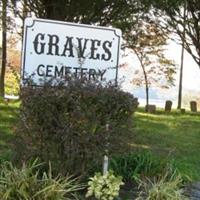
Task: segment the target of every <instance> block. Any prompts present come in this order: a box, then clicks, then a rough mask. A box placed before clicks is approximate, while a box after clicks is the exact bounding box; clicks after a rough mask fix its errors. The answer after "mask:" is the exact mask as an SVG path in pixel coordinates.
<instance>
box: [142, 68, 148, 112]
mask: <svg viewBox="0 0 200 200" xmlns="http://www.w3.org/2000/svg"><path fill="white" fill-rule="evenodd" d="M143 72H144V77H145V88H146V89H145V91H146V107H145V111H146V112H148V111H149V109H148V108H149V84H148V80H147V74H146V71H145V70H143Z"/></svg>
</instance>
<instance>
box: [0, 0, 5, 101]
mask: <svg viewBox="0 0 200 200" xmlns="http://www.w3.org/2000/svg"><path fill="white" fill-rule="evenodd" d="M2 3H3V6H2V65H1V74H0V96H2V97H4V95H5V73H6V58H7V55H6V53H7V51H6V37H7V36H6V31H7V30H6V29H7V24H6V19H7V0H3V1H2Z"/></svg>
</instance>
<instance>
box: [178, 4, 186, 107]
mask: <svg viewBox="0 0 200 200" xmlns="http://www.w3.org/2000/svg"><path fill="white" fill-rule="evenodd" d="M183 12H184V14H183V15H184V22H183V23H184V27H183V28H184V30H183V40H182V51H181V68H180V77H179V89H178V106H177V109H181V106H182V105H181V104H182V83H183V62H184V48H185V23H186V22H185V20H186V0H185V1H184V11H183Z"/></svg>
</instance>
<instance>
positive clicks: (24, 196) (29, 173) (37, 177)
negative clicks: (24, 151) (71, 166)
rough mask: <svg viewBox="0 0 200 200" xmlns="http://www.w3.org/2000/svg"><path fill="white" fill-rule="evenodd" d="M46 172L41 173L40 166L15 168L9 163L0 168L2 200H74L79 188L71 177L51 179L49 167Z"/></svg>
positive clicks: (80, 187)
mask: <svg viewBox="0 0 200 200" xmlns="http://www.w3.org/2000/svg"><path fill="white" fill-rule="evenodd" d="M49 166H50V167H49V170H48V172H41V171H40V167H41V164H38V163H37V160H35V161H34V162H33V163H32V164H29V165H23V167H22V168H20V169H19V168H16V167H15V166H13V165H12V163H10V162H6V163H4V164H3V165H2V166H1V173H0V195H1V199H2V200H13V199H15V200H29V199H31V200H73V199H74V200H75V199H76V192H77V191H78V190H81V189H82V188H83V186H81V185H80V184H79V183H78V182H77V180H76V179H72V178H71V177H69V176H68V177H60V176H57V177H53V175H52V172H51V165H49Z"/></svg>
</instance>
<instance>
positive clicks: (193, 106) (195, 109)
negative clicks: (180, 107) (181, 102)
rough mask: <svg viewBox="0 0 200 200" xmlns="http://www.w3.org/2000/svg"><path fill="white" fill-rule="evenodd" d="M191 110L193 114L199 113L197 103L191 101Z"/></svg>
mask: <svg viewBox="0 0 200 200" xmlns="http://www.w3.org/2000/svg"><path fill="white" fill-rule="evenodd" d="M190 109H191V111H192V112H197V102H196V101H190Z"/></svg>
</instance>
